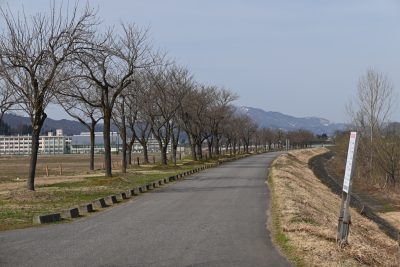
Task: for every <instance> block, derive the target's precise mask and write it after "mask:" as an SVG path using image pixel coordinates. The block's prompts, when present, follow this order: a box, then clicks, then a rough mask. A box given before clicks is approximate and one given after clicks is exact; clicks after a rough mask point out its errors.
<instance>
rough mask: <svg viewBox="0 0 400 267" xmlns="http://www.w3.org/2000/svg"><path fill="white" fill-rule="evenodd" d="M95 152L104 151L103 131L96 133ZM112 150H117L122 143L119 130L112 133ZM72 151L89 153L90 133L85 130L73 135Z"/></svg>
mask: <svg viewBox="0 0 400 267" xmlns="http://www.w3.org/2000/svg"><path fill="white" fill-rule="evenodd" d="M94 136H95V138H94V143H95V146H94V153H104V138H103V132H95V133H94ZM110 141H111V142H110V143H111V152H117V151H118V150H119V147H120V146H121V144H122V140H121V138H120V136H119V134H118V133H117V132H111V133H110ZM71 153H72V154H89V153H90V133H89V132H83V133H80V134H79V135H73V136H72V137H71Z"/></svg>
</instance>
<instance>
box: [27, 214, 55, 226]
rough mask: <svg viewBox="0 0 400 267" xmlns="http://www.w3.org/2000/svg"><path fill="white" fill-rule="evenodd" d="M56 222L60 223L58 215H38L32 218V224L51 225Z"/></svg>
mask: <svg viewBox="0 0 400 267" xmlns="http://www.w3.org/2000/svg"><path fill="white" fill-rule="evenodd" d="M58 221H61V214H60V213H53V214H47V215H38V216H35V217H33V222H34V223H36V224H43V223H52V222H58Z"/></svg>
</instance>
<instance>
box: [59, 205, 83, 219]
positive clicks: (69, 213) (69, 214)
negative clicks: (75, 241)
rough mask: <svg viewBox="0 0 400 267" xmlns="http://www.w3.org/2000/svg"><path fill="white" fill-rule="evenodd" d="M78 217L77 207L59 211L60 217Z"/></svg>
mask: <svg viewBox="0 0 400 267" xmlns="http://www.w3.org/2000/svg"><path fill="white" fill-rule="evenodd" d="M78 217H79V209H78V208H72V209H67V210H64V211H63V212H62V213H61V218H62V219H73V218H78Z"/></svg>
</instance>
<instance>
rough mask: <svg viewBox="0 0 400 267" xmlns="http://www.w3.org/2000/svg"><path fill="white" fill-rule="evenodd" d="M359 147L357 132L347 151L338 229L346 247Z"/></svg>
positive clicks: (338, 235)
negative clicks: (353, 180) (353, 177)
mask: <svg viewBox="0 0 400 267" xmlns="http://www.w3.org/2000/svg"><path fill="white" fill-rule="evenodd" d="M357 147H358V135H357V132H351V133H350V142H349V149H348V151H347V160H346V170H345V173H344V180H343V191H342V203H341V205H340V214H339V224H338V228H337V236H336V240H337V241H338V242H339V243H340V244H341V245H344V244H346V243H347V237H348V235H349V227H350V223H351V216H350V213H349V207H350V195H351V186H352V180H351V178H352V176H353V172H354V166H355V165H356V164H355V162H356V155H357Z"/></svg>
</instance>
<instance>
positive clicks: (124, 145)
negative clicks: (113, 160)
mask: <svg viewBox="0 0 400 267" xmlns="http://www.w3.org/2000/svg"><path fill="white" fill-rule="evenodd" d="M121 111H122V120H121V129H120V130H121V139H122V164H121V172H122V173H126V150H127V138H126V122H125V98H124V97H122V103H121ZM117 149H119V148H117Z"/></svg>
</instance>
